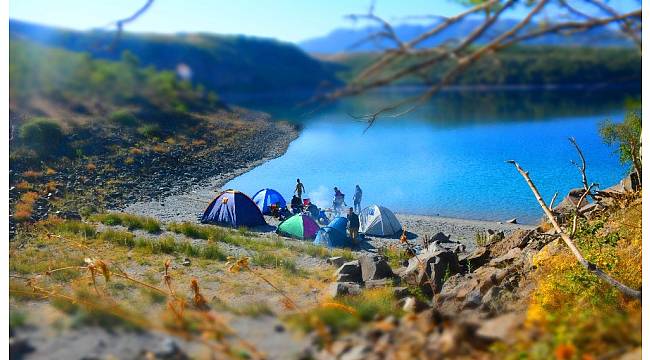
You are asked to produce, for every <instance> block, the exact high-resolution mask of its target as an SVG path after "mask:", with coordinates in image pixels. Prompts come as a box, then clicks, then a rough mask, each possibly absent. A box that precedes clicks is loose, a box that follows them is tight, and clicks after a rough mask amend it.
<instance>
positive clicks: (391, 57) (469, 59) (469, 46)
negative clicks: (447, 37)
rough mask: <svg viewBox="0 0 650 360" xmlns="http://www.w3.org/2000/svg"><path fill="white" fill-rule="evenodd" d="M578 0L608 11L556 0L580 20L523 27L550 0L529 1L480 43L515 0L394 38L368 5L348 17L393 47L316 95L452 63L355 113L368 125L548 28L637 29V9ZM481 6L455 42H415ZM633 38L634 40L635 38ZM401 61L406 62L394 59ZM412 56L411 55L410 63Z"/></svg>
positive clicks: (348, 92)
mask: <svg viewBox="0 0 650 360" xmlns="http://www.w3.org/2000/svg"><path fill="white" fill-rule="evenodd" d="M584 1H585V2H587V3H589V4H591V5H592V6H594V7H596V8H597V9H600V10H601V11H602V12H604V13H606V14H608V15H607V16H605V17H598V16H596V15H590V14H588V13H586V12H585V11H583V10H581V9H579V8H577V7H576V6H574V4H575V2H572V3H571V4H570V1H569V0H559V6H560V7H561V8H562V9H565V10H566V11H567V12H568V13H569V14H571V15H573V16H575V17H578V18H580V20H575V21H573V20H572V21H565V22H559V23H555V24H551V25H547V26H544V27H540V28H535V29H528V25H529V24H530V23H531V20H532V18H533V17H534V16H535V15H537V14H538V13H540V12H541V11H542V10H543V9H544V8H545V7H546V6H547V5H549V4H550V3H554V2H551V1H548V0H538V1H535V2H534V6H533V7H532V9H531V10H529V12H528V14H527V15H526V16H525V17H524V18H523V19H522V20H521V21H520V22H519V23H517V24H516V25H515V26H513V27H512V28H510V29H508V30H505V31H502V32H501V33H500V34H497V35H496V36H495V37H494V39H493V40H492V41H490V42H489V43H488V44H487V45H484V46H476V45H477V42H478V40H479V39H480V38H481V37H482V36H483V35H484V34H485V33H486V31H487V30H489V29H491V28H492V25H493V24H494V23H495V22H496V21H497V20H498V19H499V18H500V17H501V16H502V15H503V14H504V13H505V12H506V11H507V10H509V9H510V8H511V7H512V6H513V5H514V4H517V3H519V2H518V1H517V0H508V1H503V0H501V1H499V0H489V1H485V2H483V3H481V4H479V5H477V6H474V7H473V8H470V9H468V10H466V11H464V12H462V13H460V14H458V15H456V16H452V17H448V18H444V20H443V21H441V22H439V23H438V24H436V25H434V26H433V27H432V28H431V29H430V30H428V31H425V32H423V33H422V34H420V35H419V36H417V37H415V38H414V39H412V40H410V41H403V40H401V39H399V38H398V36H397V34H396V32H395V30H394V29H393V27H392V26H391V24H390V23H389V22H388V21H386V20H384V19H382V18H380V17H379V16H377V15H375V14H374V13H373V11H374V6H371V8H370V10H369V13H368V14H363V15H353V16H352V18H353V19H355V20H362V19H365V20H369V21H372V22H375V23H378V24H379V25H380V30H379V31H378V32H377V33H375V34H373V35H370V36H368V37H367V38H366V39H365V40H366V41H370V40H376V39H388V40H389V41H391V42H392V43H394V44H395V47H394V48H390V49H387V50H385V51H384V52H383V54H382V55H381V56H380V57H379V58H378V59H377V60H376V61H374V62H373V63H372V64H370V65H368V66H367V67H366V68H365V69H364V70H362V71H361V72H360V73H359V74H358V75H357V76H356V77H355V78H354V79H353V80H352V81H350V82H349V83H348V84H347V85H346V86H345V87H344V88H342V89H338V90H335V91H333V92H331V93H329V94H326V95H324V96H321V97H320V99H321V100H323V99H324V100H326V101H333V100H336V99H338V98H340V97H344V96H353V95H357V94H360V93H363V92H366V91H368V90H370V89H374V88H378V87H382V86H387V85H390V84H393V83H395V82H396V81H398V80H401V79H404V78H405V77H407V76H418V77H426V76H427V75H426V72H427V71H430V70H431V69H432V68H434V67H435V66H438V65H441V64H444V65H445V66H446V65H447V64H448V62H452V64H453V65H452V66H451V68H450V69H449V70H448V71H447V72H446V73H444V74H443V75H442V76H441V77H440V78H439V79H438V80H437V81H435V82H431V83H430V85H429V86H428V88H427V89H426V90H424V91H423V92H422V94H421V95H419V96H412V97H409V98H408V99H405V100H402V101H399V102H397V103H395V104H391V105H387V106H385V107H384V108H382V109H379V110H377V111H374V112H372V113H369V114H366V115H361V116H355V118H357V119H366V121H367V122H368V124H369V125H372V124H374V122H375V121H376V120H377V118H379V117H380V116H383V117H397V116H401V115H404V114H406V113H408V112H410V111H412V110H413V109H415V108H416V107H418V106H419V105H420V104H422V103H423V102H424V101H426V100H428V99H429V98H430V97H431V96H433V95H434V94H435V93H437V92H438V91H440V90H441V89H442V88H443V87H445V86H446V85H449V84H450V83H451V82H452V81H453V80H454V79H455V78H456V77H457V76H458V75H459V74H461V73H462V72H464V71H466V70H467V69H468V68H469V67H470V66H472V65H474V64H475V63H476V62H477V61H478V60H480V59H481V58H483V57H485V56H486V55H489V54H492V53H494V52H498V51H500V50H503V49H505V48H507V47H510V46H512V45H515V44H518V43H521V42H523V41H526V40H531V39H534V38H538V37H541V36H545V35H549V34H553V33H556V34H562V33H566V32H581V31H587V30H590V29H593V28H596V27H602V26H606V25H608V24H611V23H619V24H622V25H625V29H626V33H629V34H630V35H634V34H638V33H639V29H640V22H641V14H642V12H641V9H638V10H634V11H630V12H627V13H623V14H620V13H617V12H616V11H615V10H614V9H612V8H610V7H609V6H608V5H607V4H604V3H603V2H602V1H601V0H584ZM497 5H498V6H497ZM482 10H493V11H490V12H487V15H486V19H485V21H483V22H482V23H481V24H480V25H478V26H477V27H476V28H475V29H473V30H472V32H471V33H470V34H469V35H468V36H467V37H465V38H464V39H462V40H461V41H460V42H456V43H444V44H441V45H438V46H432V47H425V48H420V47H419V46H420V45H421V44H422V43H423V42H424V41H426V40H428V39H430V38H432V37H433V36H435V35H437V34H439V33H441V32H442V31H444V30H445V29H447V28H449V27H450V26H451V25H453V24H455V23H457V22H459V21H460V20H462V19H464V18H466V17H467V16H468V15H471V14H474V13H477V12H479V11H482ZM636 23H638V24H639V27H638V28H636V29H635V28H634V24H636ZM524 30H526V31H524ZM522 32H523V33H522ZM637 40H639V41H640V39H638V38H637ZM637 43H639V42H637ZM404 60H410V61H409V62H403V63H400V62H401V61H404ZM412 60H415V62H413V61H412ZM404 108H405V109H404ZM586 187H587V186H585V188H586Z"/></svg>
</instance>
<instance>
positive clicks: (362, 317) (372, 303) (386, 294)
mask: <svg viewBox="0 0 650 360" xmlns="http://www.w3.org/2000/svg"><path fill="white" fill-rule="evenodd" d="M401 314H402V310H401V309H400V307H399V306H398V305H397V301H396V299H395V297H394V295H393V291H392V288H390V287H386V288H376V289H370V290H366V291H364V292H363V293H362V294H361V295H359V296H346V297H343V298H341V299H337V300H336V301H326V302H324V303H322V304H320V305H319V306H318V307H315V308H313V309H311V310H309V311H307V312H306V313H301V314H297V315H295V316H293V317H292V318H290V319H289V321H290V323H291V324H293V325H294V326H296V327H298V328H299V329H301V330H302V331H306V332H308V331H311V330H320V331H327V334H329V335H328V336H333V337H336V336H340V335H342V334H344V333H345V332H350V331H354V330H357V329H358V328H359V327H360V326H361V325H362V324H363V323H364V322H365V323H367V322H370V321H371V320H376V319H383V318H386V317H388V316H390V315H393V316H399V315H401ZM323 340H326V339H323Z"/></svg>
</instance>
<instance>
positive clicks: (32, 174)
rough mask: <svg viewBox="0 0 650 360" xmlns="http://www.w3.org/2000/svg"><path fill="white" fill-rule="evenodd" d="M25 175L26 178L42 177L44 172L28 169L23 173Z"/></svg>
mask: <svg viewBox="0 0 650 360" xmlns="http://www.w3.org/2000/svg"><path fill="white" fill-rule="evenodd" d="M23 176H24V177H26V178H40V177H41V176H43V173H42V172H40V171H35V170H27V171H25V172H24V173H23Z"/></svg>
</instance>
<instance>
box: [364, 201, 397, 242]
mask: <svg viewBox="0 0 650 360" xmlns="http://www.w3.org/2000/svg"><path fill="white" fill-rule="evenodd" d="M359 222H360V229H359V231H360V232H362V233H364V234H366V235H375V236H391V235H395V234H396V233H398V232H400V231H402V224H400V223H399V220H397V218H396V217H395V214H393V212H392V211H390V210H388V209H387V208H385V207H383V206H380V205H370V206H368V207H366V208H365V209H363V210H361V213H360V214H359Z"/></svg>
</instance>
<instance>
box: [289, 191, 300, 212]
mask: <svg viewBox="0 0 650 360" xmlns="http://www.w3.org/2000/svg"><path fill="white" fill-rule="evenodd" d="M291 211H292V212H293V213H294V214H299V213H300V212H302V200H300V198H299V197H298V196H296V195H294V196H293V197H292V198H291Z"/></svg>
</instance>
